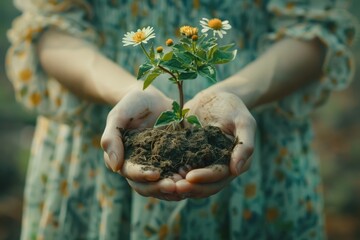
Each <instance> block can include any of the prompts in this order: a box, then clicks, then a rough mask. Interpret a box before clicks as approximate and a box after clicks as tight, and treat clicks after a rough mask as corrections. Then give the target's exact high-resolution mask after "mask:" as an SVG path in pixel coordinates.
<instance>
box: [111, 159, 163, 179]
mask: <svg viewBox="0 0 360 240" xmlns="http://www.w3.org/2000/svg"><path fill="white" fill-rule="evenodd" d="M118 172H119V173H120V174H121V175H122V176H124V177H126V178H128V179H130V180H132V181H135V182H149V181H150V182H153V181H157V180H159V178H160V171H159V170H158V169H156V168H155V167H149V166H145V165H140V164H135V163H133V162H130V161H125V162H124V164H123V167H122V168H121V169H120V170H119V171H118Z"/></svg>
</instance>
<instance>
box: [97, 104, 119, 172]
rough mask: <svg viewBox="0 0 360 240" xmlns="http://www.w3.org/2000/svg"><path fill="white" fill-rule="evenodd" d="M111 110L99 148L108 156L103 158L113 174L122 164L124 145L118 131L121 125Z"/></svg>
mask: <svg viewBox="0 0 360 240" xmlns="http://www.w3.org/2000/svg"><path fill="white" fill-rule="evenodd" d="M113 110H114V109H113ZM113 110H112V111H111V112H110V113H109V115H108V117H107V121H106V127H105V130H104V133H103V135H102V137H101V147H102V149H103V150H104V151H105V152H106V154H107V156H108V157H105V161H106V163H107V164H108V165H109V166H110V167H111V169H112V170H113V171H114V172H117V171H118V170H120V168H121V167H122V164H123V159H124V145H123V142H122V140H121V136H120V132H119V129H118V128H119V127H121V125H119V122H118V120H119V119H118V117H117V114H116V112H115V111H113Z"/></svg>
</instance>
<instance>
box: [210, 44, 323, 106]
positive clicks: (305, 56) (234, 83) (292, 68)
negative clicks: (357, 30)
mask: <svg viewBox="0 0 360 240" xmlns="http://www.w3.org/2000/svg"><path fill="white" fill-rule="evenodd" d="M324 56H325V48H324V46H323V45H322V44H321V42H320V41H319V40H318V39H314V40H312V41H300V40H296V39H285V40H282V41H280V42H278V43H276V44H275V45H274V46H272V47H271V48H270V49H269V50H268V51H267V52H265V53H264V54H263V55H261V56H260V57H259V58H258V59H256V60H255V61H254V62H252V63H250V64H249V65H248V66H246V67H245V68H244V69H243V70H241V71H240V72H238V73H237V74H235V75H233V76H231V77H230V78H228V79H226V80H224V81H222V82H219V83H217V84H215V85H213V86H212V87H210V88H208V89H207V90H205V91H216V92H218V91H224V92H229V93H232V94H235V95H236V96H238V97H239V98H241V99H242V100H243V101H244V103H245V105H246V106H247V107H248V108H250V109H251V108H254V107H257V106H260V105H262V104H266V103H269V102H271V101H275V100H279V99H281V98H283V97H285V96H287V95H289V94H291V93H292V92H294V91H296V90H297V89H299V88H301V87H303V86H305V85H306V84H309V83H310V82H311V81H314V80H315V79H317V78H318V77H319V76H320V75H321V73H322V69H321V67H322V64H323V62H324Z"/></svg>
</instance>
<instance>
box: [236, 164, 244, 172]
mask: <svg viewBox="0 0 360 240" xmlns="http://www.w3.org/2000/svg"><path fill="white" fill-rule="evenodd" d="M243 165H244V161H243V160H240V161H239V162H238V163H237V164H236V174H237V175H239V174H240V172H241V168H242V167H243Z"/></svg>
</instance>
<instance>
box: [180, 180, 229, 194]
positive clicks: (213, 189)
mask: <svg viewBox="0 0 360 240" xmlns="http://www.w3.org/2000/svg"><path fill="white" fill-rule="evenodd" d="M231 179H232V178H226V179H223V180H222V181H219V182H216V183H208V184H193V183H190V182H188V181H186V180H180V181H178V182H176V193H177V194H179V195H180V196H183V197H185V198H204V197H209V196H211V195H214V194H216V193H218V192H219V191H220V190H222V189H223V188H224V187H225V186H226V185H227V184H228V183H229V182H230V181H231Z"/></svg>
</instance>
